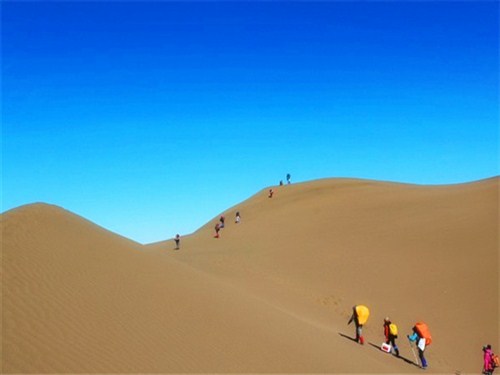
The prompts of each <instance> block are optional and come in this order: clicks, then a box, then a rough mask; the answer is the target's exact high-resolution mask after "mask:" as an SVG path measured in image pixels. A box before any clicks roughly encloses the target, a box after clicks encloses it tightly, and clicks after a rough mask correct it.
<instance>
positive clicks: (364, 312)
mask: <svg viewBox="0 0 500 375" xmlns="http://www.w3.org/2000/svg"><path fill="white" fill-rule="evenodd" d="M369 316H370V310H369V309H368V307H366V306H364V305H356V306H354V307H353V308H352V316H351V319H349V321H348V322H347V325H349V324H351V323H352V322H353V321H354V325H355V326H356V342H359V343H360V344H361V345H363V344H364V343H365V339H364V337H363V332H362V331H363V325H364V324H365V323H366V321H367V320H368V317H369Z"/></svg>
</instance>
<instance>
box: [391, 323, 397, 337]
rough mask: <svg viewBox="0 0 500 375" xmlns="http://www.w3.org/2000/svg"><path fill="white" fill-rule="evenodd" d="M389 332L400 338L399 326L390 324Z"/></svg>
mask: <svg viewBox="0 0 500 375" xmlns="http://www.w3.org/2000/svg"><path fill="white" fill-rule="evenodd" d="M389 332H390V334H391V335H393V336H394V337H398V326H397V325H395V324H394V323H391V324H389Z"/></svg>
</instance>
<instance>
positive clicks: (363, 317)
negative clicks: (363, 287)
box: [356, 305, 370, 324]
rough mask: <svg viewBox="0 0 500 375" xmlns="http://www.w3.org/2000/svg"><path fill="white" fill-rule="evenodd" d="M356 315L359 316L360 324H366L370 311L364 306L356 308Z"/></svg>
mask: <svg viewBox="0 0 500 375" xmlns="http://www.w3.org/2000/svg"><path fill="white" fill-rule="evenodd" d="M356 315H357V316H358V323H359V324H365V323H366V321H367V320H368V317H369V316H370V310H369V309H368V307H366V306H364V305H358V306H356Z"/></svg>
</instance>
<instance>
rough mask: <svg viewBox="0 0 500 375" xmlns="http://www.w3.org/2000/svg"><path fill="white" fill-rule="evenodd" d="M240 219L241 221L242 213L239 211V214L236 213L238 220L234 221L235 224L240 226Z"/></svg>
mask: <svg viewBox="0 0 500 375" xmlns="http://www.w3.org/2000/svg"><path fill="white" fill-rule="evenodd" d="M240 219H241V217H240V211H237V212H236V219H235V220H234V222H235V223H236V224H238V223H239V222H240Z"/></svg>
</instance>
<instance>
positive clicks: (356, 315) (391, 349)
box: [347, 305, 500, 375]
mask: <svg viewBox="0 0 500 375" xmlns="http://www.w3.org/2000/svg"><path fill="white" fill-rule="evenodd" d="M369 316H370V310H369V309H368V307H366V306H365V305H356V306H354V307H353V308H352V315H351V318H350V319H349V321H348V322H347V325H349V324H351V323H352V322H354V326H355V328H356V338H355V340H356V342H358V343H359V344H361V345H363V344H364V343H365V339H364V337H363V325H364V324H366V322H367V320H368V317H369ZM383 327H384V336H385V342H384V343H383V344H382V346H381V348H380V349H381V350H383V351H385V352H387V353H394V354H395V355H396V356H397V357H399V348H398V346H397V345H396V339H397V338H398V327H397V325H396V324H394V323H393V322H392V321H391V319H390V318H389V317H386V318H385V319H384V325H383ZM406 337H407V338H408V340H409V342H410V347H411V350H412V352H413V356H414V357H415V362H416V363H417V364H419V365H420V367H421V368H422V369H424V370H425V369H426V368H427V366H428V362H427V359H426V358H425V356H424V352H425V349H426V348H427V347H428V346H429V345H430V344H431V343H432V336H431V333H430V331H429V327H428V326H427V324H425V323H423V322H417V323H415V325H414V326H413V327H412V333H411V334H409V335H407V336H406ZM413 343H415V344H416V346H417V349H418V357H419V359H420V363H419V361H418V360H417V355H416V354H415V350H414V346H413ZM499 366H500V360H499V357H498V355H496V354H494V353H493V351H492V349H491V345H485V346H483V374H484V375H492V374H493V371H494V370H495V368H496V367H499Z"/></svg>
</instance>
